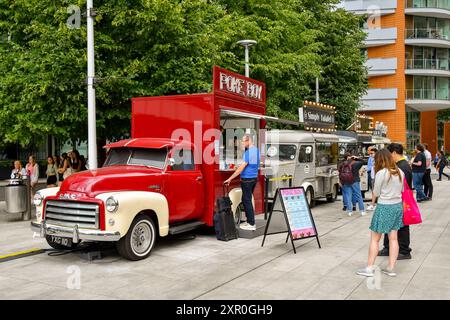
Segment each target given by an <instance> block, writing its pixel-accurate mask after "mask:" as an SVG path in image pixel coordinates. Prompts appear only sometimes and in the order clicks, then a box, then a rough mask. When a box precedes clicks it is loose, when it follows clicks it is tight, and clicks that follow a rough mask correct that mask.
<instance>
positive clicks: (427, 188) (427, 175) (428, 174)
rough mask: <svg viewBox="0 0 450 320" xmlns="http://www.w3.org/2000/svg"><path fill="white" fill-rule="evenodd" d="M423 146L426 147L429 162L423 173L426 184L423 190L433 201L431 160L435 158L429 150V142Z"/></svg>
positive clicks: (427, 161) (426, 157)
mask: <svg viewBox="0 0 450 320" xmlns="http://www.w3.org/2000/svg"><path fill="white" fill-rule="evenodd" d="M423 147H424V148H425V150H424V152H423V153H424V155H425V159H426V164H427V168H426V170H425V173H424V175H423V186H424V188H423V192H424V193H425V195H426V196H427V198H428V199H429V200H430V201H431V200H432V199H433V182H432V181H431V161H432V160H433V158H432V156H431V152H430V151H428V144H427V143H424V144H423Z"/></svg>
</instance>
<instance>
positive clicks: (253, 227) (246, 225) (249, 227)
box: [240, 222, 256, 231]
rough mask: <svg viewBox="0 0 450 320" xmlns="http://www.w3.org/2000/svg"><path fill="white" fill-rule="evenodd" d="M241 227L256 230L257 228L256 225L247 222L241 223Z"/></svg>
mask: <svg viewBox="0 0 450 320" xmlns="http://www.w3.org/2000/svg"><path fill="white" fill-rule="evenodd" d="M240 228H241V229H242V230H250V231H255V230H256V225H251V224H248V223H247V222H246V223H245V224H244V223H243V224H241V225H240Z"/></svg>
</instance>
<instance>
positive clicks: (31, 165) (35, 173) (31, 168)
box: [26, 156, 39, 199]
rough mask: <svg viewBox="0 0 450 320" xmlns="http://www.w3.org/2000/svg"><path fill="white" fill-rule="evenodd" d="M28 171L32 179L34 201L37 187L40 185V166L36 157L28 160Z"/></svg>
mask: <svg viewBox="0 0 450 320" xmlns="http://www.w3.org/2000/svg"><path fill="white" fill-rule="evenodd" d="M26 170H27V174H28V177H29V178H30V185H31V199H33V197H34V193H35V192H36V185H37V184H38V180H39V165H38V164H37V163H36V158H35V156H30V157H29V158H28V163H27V166H26Z"/></svg>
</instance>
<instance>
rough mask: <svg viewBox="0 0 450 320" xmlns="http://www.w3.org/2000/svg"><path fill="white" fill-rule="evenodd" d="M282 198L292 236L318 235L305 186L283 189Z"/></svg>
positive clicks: (295, 237) (297, 237) (298, 237)
mask: <svg viewBox="0 0 450 320" xmlns="http://www.w3.org/2000/svg"><path fill="white" fill-rule="evenodd" d="M280 194H281V198H282V200H283V204H284V209H285V211H286V215H287V219H288V221H289V227H290V229H291V233H292V237H293V238H294V239H300V238H305V237H312V236H316V230H315V228H314V224H313V222H312V217H311V215H310V213H309V207H308V202H307V200H306V195H305V191H304V190H303V188H292V189H281V190H280Z"/></svg>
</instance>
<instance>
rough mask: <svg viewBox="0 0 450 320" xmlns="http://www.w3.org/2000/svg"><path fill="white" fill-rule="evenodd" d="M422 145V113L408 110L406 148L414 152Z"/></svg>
mask: <svg viewBox="0 0 450 320" xmlns="http://www.w3.org/2000/svg"><path fill="white" fill-rule="evenodd" d="M418 143H420V112H418V111H415V110H413V109H411V108H406V148H407V149H408V150H414V147H415V146H416V145H417V144H418Z"/></svg>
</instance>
